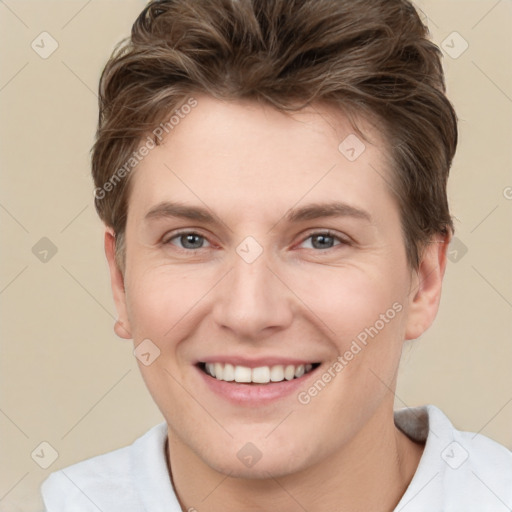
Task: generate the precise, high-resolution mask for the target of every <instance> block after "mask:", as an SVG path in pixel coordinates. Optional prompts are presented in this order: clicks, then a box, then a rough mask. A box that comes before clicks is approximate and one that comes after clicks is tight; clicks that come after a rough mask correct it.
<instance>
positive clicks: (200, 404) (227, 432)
mask: <svg viewBox="0 0 512 512" xmlns="http://www.w3.org/2000/svg"><path fill="white" fill-rule="evenodd" d="M164 370H165V372H166V373H167V374H168V375H169V376H170V377H171V378H172V379H173V380H174V381H175V382H176V384H178V386H180V387H181V389H183V391H185V393H187V394H188V395H189V396H190V398H192V400H194V401H195V402H196V403H197V404H198V405H199V406H200V407H201V408H202V409H203V410H204V411H205V412H206V414H208V416H210V418H211V419H212V420H213V421H215V423H217V425H219V427H220V428H222V430H224V432H226V434H228V435H229V436H230V437H233V434H231V432H229V431H228V430H227V429H226V427H224V425H222V423H220V422H219V421H218V420H217V419H216V418H215V416H213V414H212V413H211V412H210V411H209V410H208V409H207V408H206V407H205V406H204V405H203V404H202V403H201V402H200V401H199V400H198V399H197V398H196V397H195V396H194V395H193V394H192V393H191V392H190V391H189V390H188V389H187V388H186V387H185V386H184V385H183V384H182V383H181V382H180V381H179V380H178V379H176V377H174V375H172V374H171V373H170V372H169V370H168V369H167V368H164Z"/></svg>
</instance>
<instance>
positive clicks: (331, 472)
mask: <svg viewBox="0 0 512 512" xmlns="http://www.w3.org/2000/svg"><path fill="white" fill-rule="evenodd" d="M168 450H169V453H168V461H169V460H170V461H171V462H170V469H171V474H172V480H173V484H174V488H175V490H176V494H177V496H178V499H179V501H180V504H181V506H182V508H183V510H185V511H188V510H195V509H197V510H200V511H201V512H238V511H240V510H242V509H243V510H245V511H248V512H253V511H254V512H256V511H261V510H280V511H281V512H297V511H302V510H307V511H308V512H321V511H324V510H337V511H340V512H344V511H347V512H349V511H350V512H356V511H368V510H374V511H379V512H380V511H382V512H390V511H392V510H394V508H395V507H396V505H397V504H398V502H399V501H400V499H401V497H402V496H403V494H404V493H405V491H406V489H407V487H408V485H409V483H410V481H411V480H412V477H413V476H414V473H415V471H416V468H417V466H418V463H419V460H420V458H421V455H422V453H423V445H420V444H417V443H415V442H414V441H412V440H410V439H409V438H408V437H407V436H406V435H405V434H403V433H402V432H401V431H400V430H398V429H397V428H396V427H395V425H394V421H393V410H392V409H390V410H383V411H382V412H380V411H378V412H377V413H376V414H375V415H374V416H373V417H372V418H371V419H370V420H369V421H368V423H367V424H366V425H365V427H364V428H363V429H362V430H361V431H360V432H359V433H358V435H357V436H356V437H355V438H354V439H352V440H351V442H350V443H349V444H348V445H347V446H343V447H342V448H341V449H340V450H338V451H337V452H335V453H333V454H332V455H331V456H330V457H329V458H328V459H324V460H323V461H322V462H321V463H320V464H317V465H315V466H312V467H309V468H307V469H305V470H303V471H300V472H297V473H293V474H290V475H286V476H284V477H280V478H273V477H269V478H268V479H244V478H233V477H230V476H229V475H225V474H222V473H219V472H217V471H215V470H214V469H212V468H210V467H209V466H208V465H206V464H205V463H204V462H203V461H202V459H200V458H199V457H197V455H195V454H194V453H193V452H192V451H191V450H190V449H189V448H188V447H187V446H186V445H184V444H183V443H181V441H180V440H179V439H177V438H176V436H174V435H172V433H171V431H170V430H169V445H168Z"/></svg>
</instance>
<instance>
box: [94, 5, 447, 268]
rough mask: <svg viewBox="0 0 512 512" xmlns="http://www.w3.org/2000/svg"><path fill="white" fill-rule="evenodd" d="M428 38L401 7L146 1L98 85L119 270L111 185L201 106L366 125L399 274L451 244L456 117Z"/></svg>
mask: <svg viewBox="0 0 512 512" xmlns="http://www.w3.org/2000/svg"><path fill="white" fill-rule="evenodd" d="M428 36H429V32H428V29H427V27H426V26H425V25H424V24H423V23H422V21H421V19H420V17H419V16H418V13H417V12H416V10H415V9H414V7H413V6H412V5H411V3H410V2H409V1H407V0H168V1H153V2H150V3H149V4H148V5H147V6H146V7H145V9H144V10H143V11H142V13H141V14H140V15H139V17H138V18H137V20H136V21H135V23H134V25H133V27H132V32H131V37H129V38H126V39H124V40H122V41H121V42H120V43H119V44H118V45H117V47H116V48H115V49H114V51H113V53H112V56H111V57H110V59H109V61H108V62H107V64H106V66H105V68H104V70H103V73H102V75H101V79H100V84H99V108H100V112H99V123H98V131H97V137H96V142H95V145H94V147H93V149H92V174H93V178H94V182H95V186H96V187H97V188H96V191H100V193H96V194H95V195H96V198H95V205H96V209H97V211H98V213H99V215H100V217H101V219H102V220H103V221H104V222H105V223H106V224H107V225H108V226H111V227H112V228H113V230H114V232H115V233H116V238H117V243H116V247H117V248H118V252H119V251H120V252H122V253H123V255H122V260H123V261H124V249H122V247H123V239H124V230H125V225H126V218H127V207H128V196H129V183H130V179H129V176H128V177H126V179H124V178H125V175H127V174H128V172H129V170H127V169H126V168H124V170H125V172H123V173H118V174H116V172H118V171H119V170H121V169H123V167H122V166H123V165H125V164H126V162H127V161H128V160H129V159H130V158H131V157H132V155H133V153H134V151H135V150H136V149H137V148H138V146H139V145H140V143H141V140H143V138H144V137H146V136H148V133H151V130H152V129H154V127H155V126H157V125H158V124H159V123H162V122H163V120H164V119H165V118H166V116H169V113H170V112H173V111H175V110H176V109H178V108H180V106H182V105H184V104H185V103H186V101H187V98H190V96H191V95H193V94H208V95H210V96H212V97H214V98H218V99H222V100H234V99H250V100H255V101H260V102H264V103H266V104H270V105H272V106H274V107H275V108H277V109H278V110H280V111H283V112H291V111H296V110H299V109H301V108H303V107H305V106H308V105H311V104H312V103H314V102H324V103H327V104H329V105H333V106H335V107H337V108H339V109H340V111H343V112H345V113H346V114H348V115H350V114H354V116H362V117H363V118H366V119H376V120H377V122H378V124H379V126H380V127H381V129H382V130H383V132H382V133H383V135H384V139H385V141H386V145H387V147H388V149H389V155H390V157H391V161H392V163H393V183H392V184H391V188H392V189H393V190H394V191H395V192H396V194H397V200H398V204H399V207H400V213H401V219H402V231H403V236H404V242H405V247H406V253H407V259H408V263H409V265H410V267H411V268H414V269H417V268H418V266H419V263H420V261H421V251H422V249H423V247H424V246H425V244H426V243H428V242H429V241H430V240H431V237H432V236H433V235H435V234H437V233H442V234H447V233H448V232H451V233H453V231H454V226H453V221H452V218H451V216H450V213H449V207H448V200H447V193H446V186H447V179H448V174H449V170H450V167H451V163H452V159H453V156H454V154H455V149H456V146H457V117H456V114H455V111H454V109H453V107H452V105H451V103H450V102H449V100H448V99H447V98H446V95H445V92H446V89H445V82H444V74H443V69H442V65H441V51H440V50H439V48H438V47H437V46H436V45H435V44H434V43H433V42H431V41H430V40H429V37H428ZM356 129H357V128H356ZM153 133H154V132H153ZM149 138H150V137H149V136H148V140H149ZM153 139H154V142H155V143H157V144H158V141H157V140H156V138H153ZM121 174H122V177H123V179H117V180H115V182H114V181H113V178H114V177H116V176H117V178H119V177H120V175H121ZM108 183H110V186H108V187H105V185H106V184H108ZM106 192H108V193H106ZM118 261H120V260H119V259H118ZM121 266H122V265H121Z"/></svg>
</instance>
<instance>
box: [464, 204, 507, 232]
mask: <svg viewBox="0 0 512 512" xmlns="http://www.w3.org/2000/svg"><path fill="white" fill-rule="evenodd" d="M499 206H500V205H499V204H497V205H496V207H495V208H493V209H492V210H491V211H490V212H489V213H488V214H487V215H486V216H485V217H484V218H483V219H482V220H481V221H480V222H479V223H478V224H477V225H476V226H475V227H474V228H473V229H472V230H471V231H470V233H473V231H475V230H476V228H478V227H479V226H480V225H481V224H483V222H484V221H485V220H487V219H488V218H489V217H490V216H491V215H492V214H493V213H494V212H495V211H496V210H497V209H498V207H499Z"/></svg>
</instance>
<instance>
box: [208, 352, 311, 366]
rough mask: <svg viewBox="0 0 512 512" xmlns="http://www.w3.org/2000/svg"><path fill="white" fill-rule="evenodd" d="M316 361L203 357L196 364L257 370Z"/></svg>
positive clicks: (274, 357) (276, 358)
mask: <svg viewBox="0 0 512 512" xmlns="http://www.w3.org/2000/svg"><path fill="white" fill-rule="evenodd" d="M318 362H319V360H318V359H295V358H290V357H279V356H269V357H258V358H250V359H249V358H245V357H237V356H227V355H226V356H222V355H220V356H210V357H205V358H204V359H201V360H199V361H198V363H223V364H225V363H227V364H232V365H233V366H245V367H247V368H259V367H261V366H278V365H282V366H288V365H293V366H300V365H306V364H315V363H318Z"/></svg>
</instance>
